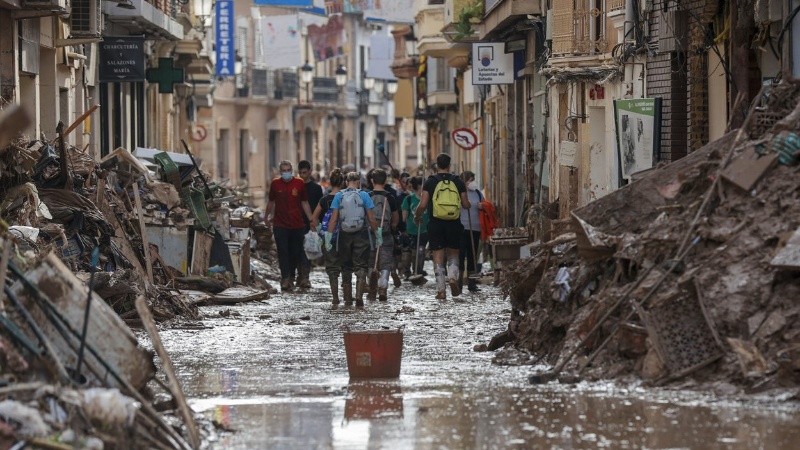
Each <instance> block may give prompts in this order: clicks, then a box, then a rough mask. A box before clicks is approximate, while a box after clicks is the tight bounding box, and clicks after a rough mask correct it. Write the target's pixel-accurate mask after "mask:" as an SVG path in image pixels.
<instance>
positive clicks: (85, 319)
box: [75, 247, 100, 376]
mask: <svg viewBox="0 0 800 450" xmlns="http://www.w3.org/2000/svg"><path fill="white" fill-rule="evenodd" d="M98 262H100V247H95V248H94V250H92V261H91V263H92V268H91V272H90V273H89V295H87V296H86V310H84V312H83V330H82V331H81V346H80V347H79V348H78V364H77V365H76V366H75V374H76V375H78V376H80V373H81V366H82V365H83V351H84V349H85V348H86V332H87V331H88V329H89V311H90V310H91V307H92V289H94V274H95V272H96V269H97V263H98Z"/></svg>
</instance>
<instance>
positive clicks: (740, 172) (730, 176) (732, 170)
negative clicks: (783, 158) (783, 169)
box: [722, 147, 778, 192]
mask: <svg viewBox="0 0 800 450" xmlns="http://www.w3.org/2000/svg"><path fill="white" fill-rule="evenodd" d="M777 165H778V154H777V153H772V152H770V153H769V154H767V155H763V156H762V155H759V154H758V153H756V150H755V147H750V148H748V149H746V150H745V151H744V152H742V154H741V155H739V156H738V157H737V158H736V159H734V160H733V161H732V162H731V163H730V165H729V166H728V167H726V168H725V169H724V170H723V171H722V178H723V179H724V180H725V181H728V182H729V183H731V184H733V185H734V186H737V187H739V188H741V189H743V190H744V191H746V192H750V190H752V189H753V187H755V185H756V183H758V182H759V180H761V178H762V177H763V176H764V175H765V174H766V173H767V172H769V171H770V170H772V169H773V168H774V167H775V166H777Z"/></svg>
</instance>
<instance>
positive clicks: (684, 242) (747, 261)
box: [496, 80, 800, 392]
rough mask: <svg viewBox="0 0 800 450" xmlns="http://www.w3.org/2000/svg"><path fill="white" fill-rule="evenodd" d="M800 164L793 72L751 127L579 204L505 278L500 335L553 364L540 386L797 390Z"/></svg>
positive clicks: (765, 96)
mask: <svg viewBox="0 0 800 450" xmlns="http://www.w3.org/2000/svg"><path fill="white" fill-rule="evenodd" d="M798 163H800V83H799V82H798V81H795V80H784V81H783V82H781V83H780V84H776V85H774V86H772V87H765V88H764V89H763V90H762V92H761V94H760V95H759V97H758V99H756V100H755V101H754V103H753V104H752V105H751V107H750V110H749V112H748V116H747V119H746V120H745V124H744V125H743V127H742V128H741V129H739V130H735V131H732V132H730V133H728V134H727V135H726V136H724V137H723V138H721V139H719V140H717V141H715V142H712V143H710V144H708V145H707V146H705V147H703V148H702V149H700V150H698V151H695V152H693V153H691V154H690V155H689V156H687V157H685V158H683V159H681V160H678V161H676V162H674V163H672V164H670V165H667V166H664V167H659V168H657V169H655V170H653V171H652V172H651V173H649V174H647V175H645V176H644V177H642V178H641V179H638V180H636V181H634V182H632V183H630V184H629V185H627V186H625V187H623V188H621V189H619V190H618V191H616V192H614V193H612V194H609V195H607V196H606V197H603V198H601V199H599V200H597V201H595V202H592V203H590V204H588V205H587V206H585V207H583V208H580V209H578V210H575V211H574V212H573V213H572V215H571V222H570V223H569V226H568V227H564V228H562V229H560V230H554V231H553V233H552V234H551V235H550V236H548V240H547V241H546V242H538V243H537V245H535V246H534V250H532V252H531V253H532V257H531V258H529V259H525V260H521V261H519V262H518V263H516V264H515V265H514V266H513V267H511V268H509V269H508V270H506V271H504V274H503V280H502V282H501V285H502V287H503V290H504V292H505V294H507V295H508V296H509V299H510V301H511V305H512V311H513V312H512V318H511V321H510V324H509V328H508V330H507V331H506V332H505V333H503V335H502V336H501V337H502V338H503V339H505V340H510V341H513V343H514V345H515V346H516V347H517V348H520V349H523V350H526V351H528V352H530V353H532V354H534V355H535V358H533V359H534V360H540V361H543V362H547V363H550V364H552V366H553V369H552V370H548V371H546V372H541V373H536V374H534V375H532V376H531V381H532V382H534V383H538V382H546V381H550V380H553V379H560V380H561V381H570V380H576V379H581V378H588V379H601V378H628V379H633V378H637V377H638V378H640V379H643V380H646V381H647V382H649V383H652V384H656V385H663V384H680V385H681V386H685V387H692V386H694V387H696V388H698V389H713V388H714V386H719V385H721V384H720V383H722V384H724V385H726V386H738V387H737V388H736V389H738V388H744V389H745V390H746V391H748V392H755V391H760V390H764V389H772V388H779V387H796V386H798V385H800V303H798V302H797V299H798V298H800V228H798V227H800V167H798ZM503 339H497V338H496V340H497V341H499V342H501V343H502V342H503Z"/></svg>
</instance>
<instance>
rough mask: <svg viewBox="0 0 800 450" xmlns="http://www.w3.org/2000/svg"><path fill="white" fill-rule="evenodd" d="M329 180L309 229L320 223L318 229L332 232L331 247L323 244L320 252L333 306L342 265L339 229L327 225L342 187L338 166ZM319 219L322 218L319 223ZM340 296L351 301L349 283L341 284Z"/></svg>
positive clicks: (337, 293) (336, 298)
mask: <svg viewBox="0 0 800 450" xmlns="http://www.w3.org/2000/svg"><path fill="white" fill-rule="evenodd" d="M329 181H330V189H331V190H330V192H329V193H328V194H325V195H324V196H323V197H322V199H321V200H320V201H319V203H318V204H317V207H316V209H314V214H313V215H312V217H311V229H312V230H317V227H318V225H321V227H320V231H321V232H322V233H325V232H327V231H330V232H331V233H333V234H332V237H331V242H332V248H331V249H330V250H329V249H328V248H326V246H324V245H323V246H322V253H323V259H324V261H325V273H327V274H328V281H329V282H330V287H331V297H332V300H331V303H332V304H333V307H334V308H335V307H337V306H338V305H339V275H340V274H342V272H343V269H344V268H343V267H342V262H341V258H340V257H339V252H338V249H337V246H336V239H337V238H338V236H339V234H338V233H339V230H336V229H331V228H330V227H329V225H330V218H331V215H332V214H333V208H332V207H331V206H332V205H333V199H334V197H335V196H336V194H337V193H338V192H339V191H341V190H342V188H343V187H344V175H343V174H342V171H341V170H340V169H338V168H336V169H333V170H332V171H331V173H330V178H329ZM320 220H322V223H321V224H320ZM344 278H346V279H351V278H352V273H351V272H350V269H349V268H348V269H347V273H346V274H345V276H344ZM344 278H343V279H344ZM342 296H343V297H344V301H345V303H350V304H352V303H353V292H352V285H351V284H349V283H348V284H347V285H345V284H344V283H343V284H342Z"/></svg>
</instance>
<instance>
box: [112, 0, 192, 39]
mask: <svg viewBox="0 0 800 450" xmlns="http://www.w3.org/2000/svg"><path fill="white" fill-rule="evenodd" d="M131 4H132V6H133V8H131V9H126V8H120V7H119V6H117V4H116V3H113V2H103V12H104V13H105V14H106V19H107V21H108V22H110V23H113V24H115V25H117V26H119V27H120V28H124V29H126V30H127V31H128V32H129V33H130V34H144V35H146V36H149V37H153V36H156V37H160V38H163V39H167V40H171V41H178V40H181V39H183V26H181V24H179V23H178V22H177V20H176V18H177V16H178V13H179V11H180V6H181V4H180V3H179V2H178V1H177V0H131Z"/></svg>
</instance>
